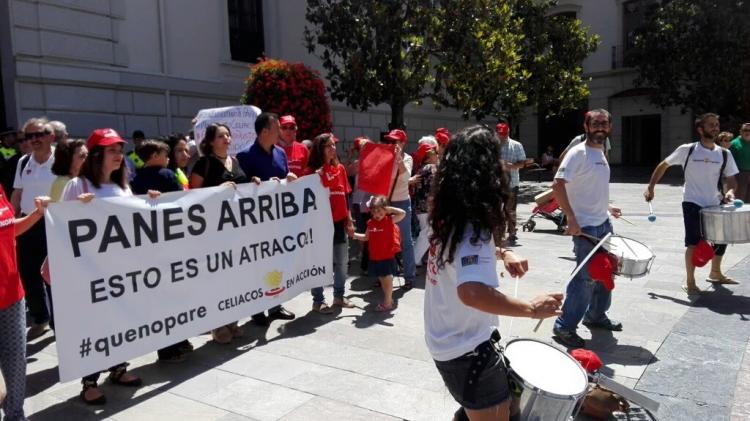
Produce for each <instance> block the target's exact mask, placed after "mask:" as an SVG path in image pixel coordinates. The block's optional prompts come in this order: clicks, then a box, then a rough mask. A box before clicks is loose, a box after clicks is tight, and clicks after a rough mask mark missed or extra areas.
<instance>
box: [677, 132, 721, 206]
mask: <svg viewBox="0 0 750 421" xmlns="http://www.w3.org/2000/svg"><path fill="white" fill-rule="evenodd" d="M699 143H700V142H695V143H693V144H692V146H690V149H689V150H688V154H687V158H685V165H683V166H682V172H683V174H685V170H687V164H688V162H690V155H692V154H693V151H695V150H696V149H697V148H698V144H699ZM716 146H717V147H720V146H719V145H716ZM728 154H729V153H728V152H727V150H726V149H722V150H721V157H722V159H723V162H722V163H721V169H720V170H719V179H718V180H717V181H716V187H717V188H718V189H719V192H720V193H721V194H724V188H723V186H722V185H721V177H722V175H724V168H726V166H727V155H728Z"/></svg>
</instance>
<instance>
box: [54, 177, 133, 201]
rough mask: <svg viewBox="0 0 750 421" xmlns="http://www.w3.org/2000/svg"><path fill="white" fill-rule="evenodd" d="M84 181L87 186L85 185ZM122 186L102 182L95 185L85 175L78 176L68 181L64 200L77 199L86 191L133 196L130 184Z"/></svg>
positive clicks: (111, 195)
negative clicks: (97, 186) (97, 185)
mask: <svg viewBox="0 0 750 421" xmlns="http://www.w3.org/2000/svg"><path fill="white" fill-rule="evenodd" d="M84 183H85V184H86V186H85V187H84ZM125 187H126V188H125V189H123V188H122V187H120V186H118V185H117V184H115V183H102V186H101V187H100V188H98V189H97V188H96V187H94V185H93V184H91V182H90V181H88V180H86V179H84V178H83V177H76V178H73V179H71V180H70V181H68V184H66V185H65V189H64V190H63V194H62V200H76V199H78V196H80V195H82V194H84V193H94V196H95V197H98V198H100V199H101V198H104V197H120V196H132V195H133V192H131V191H130V186H125Z"/></svg>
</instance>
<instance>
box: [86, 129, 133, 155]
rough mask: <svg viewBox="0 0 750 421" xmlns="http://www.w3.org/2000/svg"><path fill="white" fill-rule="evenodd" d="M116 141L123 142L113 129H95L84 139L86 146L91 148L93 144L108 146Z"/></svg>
mask: <svg viewBox="0 0 750 421" xmlns="http://www.w3.org/2000/svg"><path fill="white" fill-rule="evenodd" d="M116 143H125V141H124V140H122V138H121V137H120V135H119V134H117V132H116V131H115V130H114V129H95V130H94V131H93V132H91V135H90V136H89V139H88V141H86V147H87V148H88V149H89V150H91V148H93V147H94V146H109V145H114V144H116Z"/></svg>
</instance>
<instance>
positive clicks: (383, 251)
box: [354, 196, 406, 311]
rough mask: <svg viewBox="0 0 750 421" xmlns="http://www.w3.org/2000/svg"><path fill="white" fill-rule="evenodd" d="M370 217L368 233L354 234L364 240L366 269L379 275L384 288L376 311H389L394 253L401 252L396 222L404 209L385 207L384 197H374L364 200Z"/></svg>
mask: <svg viewBox="0 0 750 421" xmlns="http://www.w3.org/2000/svg"><path fill="white" fill-rule="evenodd" d="M367 207H368V208H370V215H372V218H371V219H370V220H369V221H367V232H366V233H364V234H354V238H355V239H357V240H359V241H367V251H368V252H369V254H370V263H369V265H368V270H369V271H370V273H371V274H373V275H375V276H377V277H378V280H379V281H380V286H381V287H382V288H383V302H382V303H380V304H378V306H377V308H376V310H377V311H391V310H393V308H394V304H393V274H394V273H396V259H395V256H396V253H398V252H399V251H401V246H400V244H401V235H400V232H399V229H398V226H397V225H396V224H397V223H398V222H399V221H401V220H402V219H404V216H406V212H404V211H403V210H401V209H398V208H394V207H391V206H388V200H387V199H386V198H385V196H373V197H372V198H371V199H370V201H369V202H368V203H367Z"/></svg>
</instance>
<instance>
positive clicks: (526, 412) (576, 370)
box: [504, 339, 589, 421]
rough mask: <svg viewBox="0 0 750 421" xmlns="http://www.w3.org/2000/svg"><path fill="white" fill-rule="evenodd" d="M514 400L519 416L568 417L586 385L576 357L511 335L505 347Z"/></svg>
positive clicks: (542, 420) (549, 420)
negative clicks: (512, 337) (513, 337)
mask: <svg viewBox="0 0 750 421" xmlns="http://www.w3.org/2000/svg"><path fill="white" fill-rule="evenodd" d="M504 354H505V357H506V358H507V359H508V361H510V367H509V369H508V375H509V379H508V380H509V381H510V384H511V390H512V392H513V394H514V401H513V403H512V404H511V406H512V408H511V414H515V413H519V414H520V417H519V419H521V420H539V421H568V420H569V418H570V417H571V416H572V415H573V411H574V410H575V408H576V403H577V402H578V400H579V399H581V398H583V397H584V396H585V395H586V391H587V390H588V387H589V381H588V376H587V375H586V371H584V369H583V368H582V367H581V365H580V364H578V361H576V360H575V359H573V357H571V356H570V355H568V354H566V353H565V352H563V351H560V350H559V349H557V348H555V347H553V346H552V345H549V344H546V343H544V342H540V341H537V340H535V339H514V340H512V341H510V342H508V345H507V346H506V347H505V352H504Z"/></svg>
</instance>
